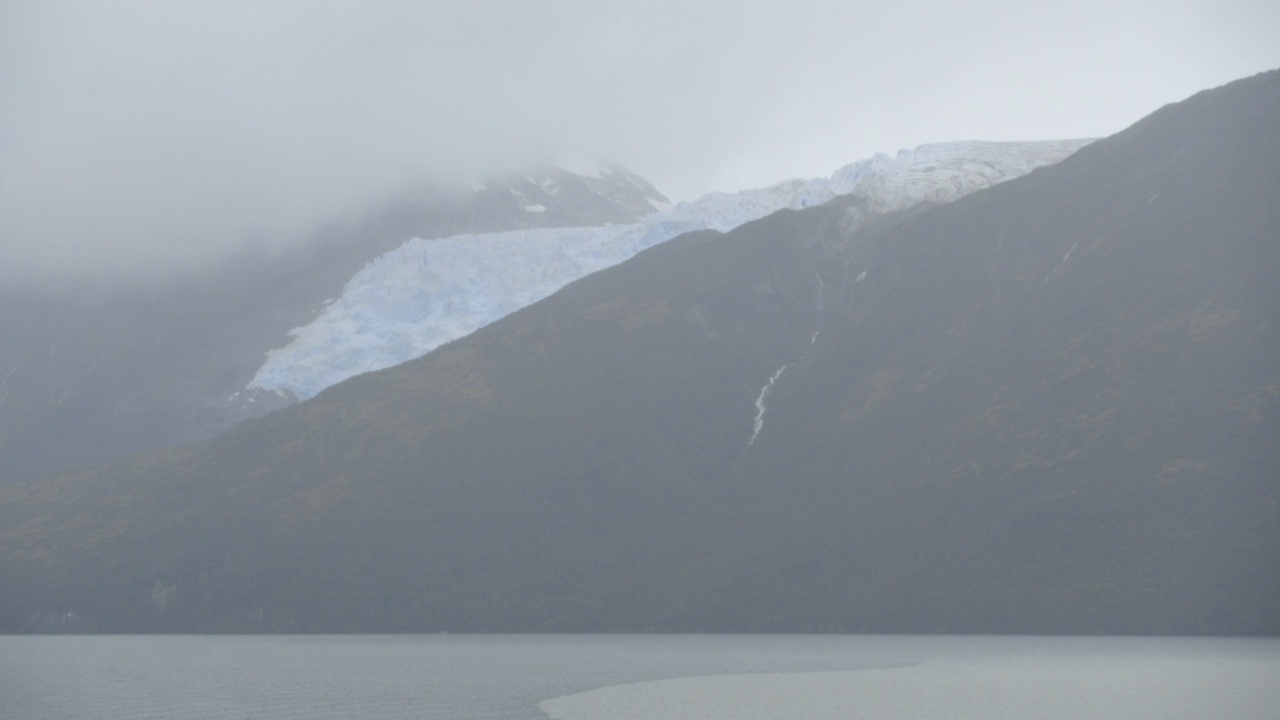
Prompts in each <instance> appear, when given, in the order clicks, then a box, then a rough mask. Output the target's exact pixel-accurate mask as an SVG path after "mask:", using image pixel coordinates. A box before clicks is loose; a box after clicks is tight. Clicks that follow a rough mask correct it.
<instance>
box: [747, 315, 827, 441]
mask: <svg viewBox="0 0 1280 720" xmlns="http://www.w3.org/2000/svg"><path fill="white" fill-rule="evenodd" d="M817 341H818V334H817V333H814V334H813V342H817ZM810 344H812V343H810ZM786 371H787V366H786V365H783V366H782V367H780V368H778V369H777V371H776V372H774V373H773V374H772V375H770V376H769V382H767V383H765V384H764V387H762V388H760V395H759V396H758V397H756V420H755V423H754V425H753V426H752V428H751V439H750V440H748V441H747V447H751V445H752V443H754V442H755V441H756V438H757V437H759V436H760V431H761V430H763V429H764V409H765V408H764V398H765V396H766V395H768V394H769V390H770V389H771V388H772V387H773V384H774V383H776V382H778V378H780V377H782V373H784V372H786Z"/></svg>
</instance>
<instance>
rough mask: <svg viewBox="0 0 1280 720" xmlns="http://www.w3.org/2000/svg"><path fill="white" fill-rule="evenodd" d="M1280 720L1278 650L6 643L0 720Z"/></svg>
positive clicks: (758, 641) (659, 638)
mask: <svg viewBox="0 0 1280 720" xmlns="http://www.w3.org/2000/svg"><path fill="white" fill-rule="evenodd" d="M548 717H551V718H556V719H557V720H624V719H632V718H634V719H636V720H639V719H640V718H644V719H645V720H661V719H663V718H673V719H674V718H690V719H697V720H718V719H720V718H725V719H727V718H734V719H735V720H744V719H750V718H771V719H772V718H778V719H785V720H836V719H837V718H839V719H840V720H850V719H857V720H868V719H875V718H901V719H912V718H929V719H930V720H936V719H939V718H965V719H967V718H982V719H983V720H991V719H992V718H1010V719H1013V718H1035V719H1037V720H1045V719H1056V718H1125V719H1128V720H1147V719H1148V718H1149V719H1151V720H1155V719H1156V718H1159V719H1160V720H1179V719H1181V718H1187V719H1190V718H1196V719H1200V718H1215V719H1218V720H1223V719H1228V720H1229V719H1235V718H1250V719H1254V718H1256V719H1258V720H1264V719H1266V720H1273V719H1274V718H1280V640H1277V639H1218V638H1037V637H928V636H906V637H903V636H826V635H817V636H815V635H582V636H565V635H507V636H496V635H413V636H379V635H344V636H4V637H0V718H3V719H4V720H11V719H12V720H22V719H26V718H32V719H45V718H100V719H103V720H121V719H124V718H129V719H130V720H138V719H141V718H173V719H176V720H183V719H186V718H312V719H317V720H326V719H328V718H396V719H400V718H428V719H431V718H449V719H450V720H486V719H489V718H495V719H507V718H510V719H514V720H546V718H548Z"/></svg>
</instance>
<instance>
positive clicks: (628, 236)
mask: <svg viewBox="0 0 1280 720" xmlns="http://www.w3.org/2000/svg"><path fill="white" fill-rule="evenodd" d="M1089 142H1091V140H1057V141H1043V142H977V141H971V142H951V143H935V144H930V145H922V146H920V147H918V148H915V149H913V150H902V151H899V152H898V153H897V155H895V156H894V157H889V156H888V155H885V154H878V155H876V156H875V157H872V158H869V159H865V160H860V161H858V162H855V163H852V164H850V165H846V166H844V167H842V168H840V169H839V170H837V171H836V172H834V173H833V174H832V175H831V176H830V177H827V178H815V179H811V180H800V179H795V180H787V181H783V182H780V183H777V184H775V185H771V186H769V187H765V188H759V189H753V190H744V191H741V192H735V193H711V194H708V195H704V196H702V197H700V198H698V199H696V200H693V201H689V202H682V203H679V204H677V205H675V206H674V207H671V208H670V209H666V210H661V209H660V210H658V211H656V212H654V213H652V214H650V215H648V216H647V217H645V218H643V219H642V220H641V221H639V222H636V223H631V224H627V225H606V226H601V227H566V228H549V229H548V228H544V229H528V230H514V231H508V232H498V233H488V234H474V235H470V234H469V235H457V236H454V237H447V238H439V239H421V238H414V239H411V240H409V241H407V242H406V243H404V244H403V245H401V246H400V247H398V248H396V249H394V250H391V251H389V252H387V253H384V254H383V255H381V256H379V257H378V258H376V259H374V260H373V261H371V262H370V263H369V264H368V265H366V266H365V267H364V268H363V269H362V270H360V271H359V272H358V273H356V274H355V275H354V276H353V277H352V278H351V279H350V280H349V281H348V282H347V284H346V287H345V288H344V289H343V292H342V294H341V295H340V296H339V297H338V298H337V299H336V300H334V301H333V302H331V303H329V304H327V305H326V306H324V308H323V310H321V311H320V313H319V314H318V315H317V316H316V318H315V319H314V320H313V321H312V322H311V323H309V324H307V325H305V326H303V327H299V328H295V329H293V330H292V331H291V332H290V336H291V337H292V340H291V341H290V342H289V343H288V344H287V345H286V346H285V347H283V348H279V349H276V350H272V351H270V352H269V353H267V357H266V360H265V362H264V363H263V365H262V367H260V368H259V369H258V371H257V373H256V374H255V376H254V378H253V380H252V381H250V383H249V384H248V386H247V388H246V389H247V390H250V391H268V392H272V393H275V394H277V395H280V396H283V397H286V398H291V399H295V400H306V399H308V398H311V397H313V396H315V395H316V394H318V393H319V392H320V391H322V390H324V389H325V388H327V387H329V386H331V385H334V384H336V383H339V382H341V381H343V380H345V379H347V378H350V377H353V376H355V375H359V374H361V373H366V372H371V371H374V370H381V369H383V368H387V367H391V366H392V365H398V364H400V363H402V362H406V361H408V360H412V359H414V358H417V357H421V356H422V355H425V354H426V353H428V352H430V351H431V350H433V349H435V348H437V347H439V346H440V345H443V344H444V343H447V342H450V341H452V340H456V339H458V338H460V337H463V336H465V335H468V334H470V333H472V332H474V331H476V330H478V329H479V328H481V327H483V326H485V325H487V324H489V323H491V322H493V321H495V320H497V319H499V318H501V317H503V316H505V315H507V314H509V313H512V312H514V311H516V310H519V309H520V308H522V307H525V306H527V305H530V304H532V303H534V302H537V301H538V300H541V299H542V298H544V297H547V296H548V295H550V294H552V293H554V292H555V291H556V290H558V289H560V288H561V287H563V286H565V285H566V284H568V283H570V282H572V281H573V280H576V279H578V278H580V277H583V276H584V275H587V274H589V273H592V272H595V271H597V270H601V269H604V268H606V267H609V266H611V265H615V264H617V263H620V262H622V261H624V260H626V259H628V258H630V257H632V256H633V255H635V254H636V253H638V252H640V251H641V250H644V249H646V248H649V247H652V246H653V245H656V244H658V243H661V242H664V241H666V240H670V239H672V238H674V237H676V236H678V235H681V234H684V233H687V232H692V231H696V230H708V229H709V230H717V231H720V232H727V231H729V230H732V229H733V228H735V227H737V226H739V225H742V224H743V223H746V222H749V221H751V220H756V219H759V218H761V217H764V216H765V215H769V214H771V213H773V212H776V211H778V210H782V209H785V208H790V209H799V208H804V207H811V206H814V205H820V204H822V203H825V202H827V201H829V200H832V199H834V198H836V197H840V196H844V195H857V196H858V197H859V199H860V200H861V201H862V202H863V204H864V207H865V208H866V209H867V211H868V212H869V213H870V214H873V215H874V214H879V213H887V212H893V211H897V210H902V209H905V208H908V207H910V206H912V205H915V204H917V203H920V202H939V203H940V202H950V201H952V200H955V199H957V198H960V197H962V196H963V195H966V194H968V193H970V192H973V191H975V190H980V189H983V188H986V187H990V186H992V185H995V184H997V183H1000V182H1003V181H1005V180H1010V179H1012V178H1015V177H1018V176H1020V175H1024V174H1026V173H1028V172H1030V171H1031V170H1033V169H1035V168H1037V167H1040V166H1042V165H1047V164H1051V163H1055V162H1058V161H1059V160H1062V159H1063V158H1065V157H1066V156H1068V155H1070V154H1071V153H1073V152H1075V151H1076V150H1078V149H1079V148H1080V147H1082V146H1084V145H1086V144H1088V143H1089Z"/></svg>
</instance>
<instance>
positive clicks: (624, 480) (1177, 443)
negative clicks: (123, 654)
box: [0, 72, 1280, 634]
mask: <svg viewBox="0 0 1280 720" xmlns="http://www.w3.org/2000/svg"><path fill="white" fill-rule="evenodd" d="M1278 126H1280V72H1271V73H1266V74H1263V75H1259V76H1256V77H1253V78H1249V79H1246V80H1242V81H1239V82H1236V83H1233V84H1231V85H1228V86H1224V87H1222V88H1218V89H1215V90H1212V91H1206V92H1204V93H1201V94H1198V95H1196V96H1194V97H1192V98H1190V99H1188V100H1187V101H1184V102H1183V103H1179V104H1177V105H1173V106H1170V107H1166V108H1164V109H1162V110H1160V111H1158V112H1156V113H1155V114H1153V115H1151V116H1149V117H1148V118H1146V119H1144V120H1142V121H1141V122H1139V123H1137V124H1136V125H1134V126H1133V127H1131V128H1129V129H1128V130H1126V131H1125V132H1122V133H1120V134H1118V135H1116V136H1114V137H1111V138H1108V139H1105V140H1102V141H1099V142H1097V143H1095V144H1093V145H1090V146H1089V147H1086V148H1084V149H1082V150H1081V151H1080V152H1078V153H1076V154H1075V155H1073V156H1071V157H1069V158H1067V159H1066V160H1064V161H1062V162H1061V163H1059V164H1057V165H1054V166H1051V167H1048V168H1042V169H1040V170H1036V171H1034V172H1032V173H1030V174H1029V175H1027V176H1026V177H1023V178H1020V179H1017V180H1013V181H1010V182H1008V183H1004V184H1001V185H998V186H995V187H993V188H990V189H988V190H984V191H981V192H977V193H974V194H972V195H969V196H967V197H965V198H963V199H960V200H958V201H956V202H954V203H950V204H946V205H940V206H933V207H916V208H915V209H912V210H908V211H906V212H902V213H897V214H891V215H887V216H880V217H877V218H875V219H873V220H872V221H871V222H870V223H867V222H865V219H866V217H867V216H868V214H871V212H870V209H869V208H868V207H867V204H866V200H865V199H859V198H857V197H850V198H847V199H846V200H844V201H843V202H842V201H836V202H833V203H828V204H827V205H824V206H822V207H818V208H812V209H807V210H803V211H783V212H779V213H776V214H773V215H771V216H769V217H767V218H765V219H763V220H760V221H757V222H753V223H748V224H746V225H743V226H742V227H740V228H738V229H736V230H734V231H732V232H730V233H727V234H723V235H722V234H718V233H715V232H710V231H707V232H702V233H695V234H691V235H685V236H683V237H681V238H678V239H676V240H674V241H672V242H669V243H666V244H663V245H660V246H657V247H655V248H652V249H650V250H648V251H645V252H642V253H640V254H639V255H637V256H636V257H635V258H633V259H632V260H630V261H628V262H625V263H623V264H621V265H618V266H616V267H613V268H610V269H607V270H604V271H601V272H599V273H596V274H594V275H591V276H588V277H586V278H584V279H582V280H580V281H578V282H575V283H573V284H571V285H569V286H567V287H566V288H564V289H563V290H562V291H560V292H559V293H556V294H555V295H553V296H551V297H550V298H547V299H546V300H544V301H542V302H539V303H537V304H535V305H532V306H530V307H528V308H525V309H523V310H520V311H518V312H515V313H513V314H511V315H509V316H508V317H506V318H504V319H502V320H500V321H498V322H496V323H494V324H492V325H489V326H488V327H485V328H483V329H481V330H479V331H478V332H476V333H475V334H473V335H471V336H468V337H466V338H463V339H461V340H458V341H455V342H453V343H450V344H448V345H445V346H443V347H441V348H439V349H437V350H436V351H434V352H432V353H430V354H428V355H427V356H425V357H423V358H421V359H419V360H415V361H413V362H410V363H406V364H403V365H400V366H397V367H395V368H391V369H389V370H385V371H381V372H377V373H370V374H367V375H362V376H359V377H356V378H352V379H351V380H348V381H346V382H343V383H340V384H338V385H336V386H334V387H332V388H330V389H328V390H326V391H324V392H322V393H320V394H319V395H317V396H316V397H315V398H314V399H313V400H311V401H309V402H306V403H303V404H300V405H297V406H294V407H291V408H287V409H285V410H282V411H280V412H277V413H274V414H272V415H269V416H267V417H264V418H260V419H257V420H253V421H249V422H247V423H245V424H243V425H241V426H239V427H237V428H235V429H233V430H232V431H230V432H228V433H226V434H224V435H222V436H220V437H219V438H216V439H215V440H213V441H211V442H209V443H207V444H205V445H202V446H199V447H196V448H191V449H187V450H182V451H170V452H166V453H162V454H154V455H148V456H141V457H137V458H133V459H131V460H130V461H128V462H125V463H121V464H117V465H113V466H110V467H108V468H104V469H101V470H98V471H95V472H92V473H88V474H83V475H78V476H65V477H62V478H55V479H51V480H47V481H44V482H41V483H35V484H28V485H25V486H20V487H10V488H5V489H0V573H3V575H0V622H2V623H3V624H4V625H3V627H5V628H6V629H9V630H17V629H28V630H51V629H78V630H200V631H257V630H264V631H285V632H288V631H365V632H368V631H436V630H451V631H455V630H485V631H516V630H519V631H530V630H578V631H590V630H703V631H859V632H937V631H949V632H1020V633H1180V634H1195V633H1219V634H1222V633H1225V634H1232V633H1254V634H1256V633H1265V634H1275V633H1277V632H1280V613H1277V611H1276V608H1277V607H1280V557H1278V553H1277V550H1276V548H1277V547H1280V544H1278V543H1277V540H1280V508H1278V507H1277V487H1276V485H1277V479H1278V478H1280V457H1278V456H1277V455H1278V453H1277V450H1276V447H1277V444H1276V443H1275V439H1276V437H1277V434H1278V433H1277V430H1280V392H1277V390H1276V388H1278V387H1280V363H1278V362H1277V360H1278V359H1280V334H1277V332H1276V330H1275V327H1274V319H1275V318H1276V317H1280V290H1277V288H1276V286H1275V283H1274V277H1275V272H1276V270H1277V269H1280V245H1278V244H1277V228H1280V210H1278V209H1277V208H1276V204H1275V202H1274V199H1275V198H1276V197H1280V174H1278V173H1277V168H1280V136H1278V135H1277V133H1275V132H1274V130H1275V128H1276V127H1278Z"/></svg>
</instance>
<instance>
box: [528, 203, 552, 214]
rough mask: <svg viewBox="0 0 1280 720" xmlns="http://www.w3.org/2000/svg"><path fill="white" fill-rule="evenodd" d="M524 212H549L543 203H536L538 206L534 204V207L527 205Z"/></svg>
mask: <svg viewBox="0 0 1280 720" xmlns="http://www.w3.org/2000/svg"><path fill="white" fill-rule="evenodd" d="M524 211H525V212H531V213H540V212H546V211H547V206H546V205H543V204H542V203H536V204H533V205H525V206H524Z"/></svg>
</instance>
